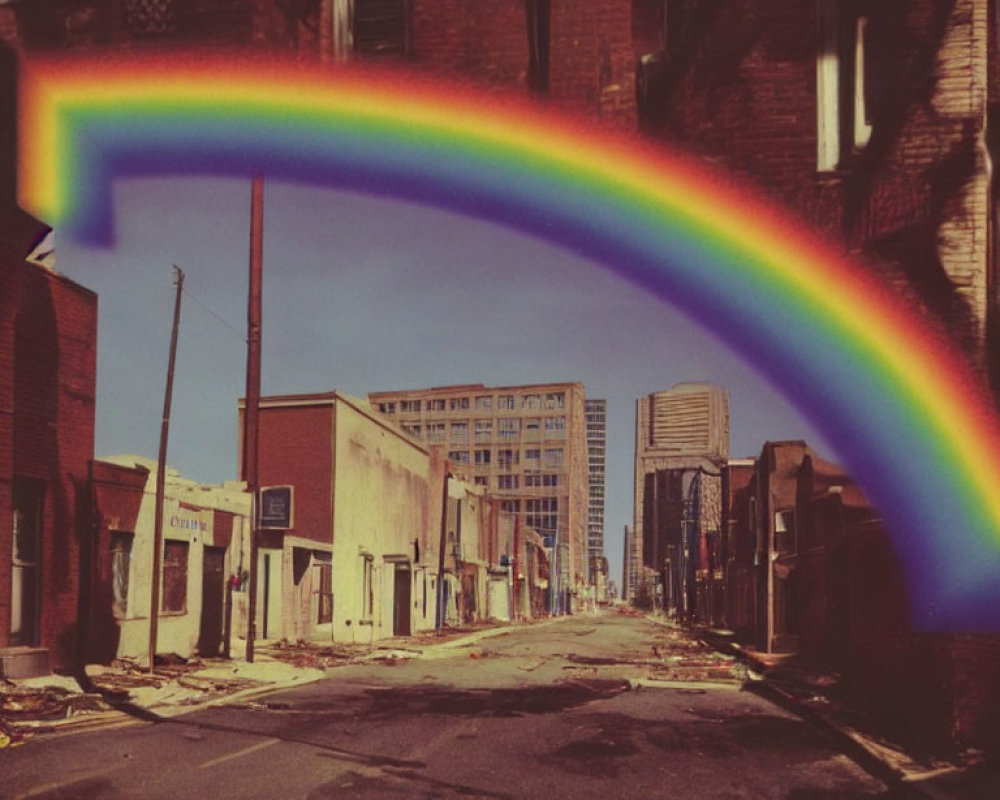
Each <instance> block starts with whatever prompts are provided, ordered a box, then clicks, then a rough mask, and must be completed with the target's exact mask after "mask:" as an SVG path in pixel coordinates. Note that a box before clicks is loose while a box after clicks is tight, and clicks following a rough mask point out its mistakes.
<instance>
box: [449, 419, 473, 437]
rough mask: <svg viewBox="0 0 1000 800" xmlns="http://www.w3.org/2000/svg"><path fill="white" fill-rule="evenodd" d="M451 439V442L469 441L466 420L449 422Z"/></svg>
mask: <svg viewBox="0 0 1000 800" xmlns="http://www.w3.org/2000/svg"><path fill="white" fill-rule="evenodd" d="M451 440H452V441H453V442H467V441H469V423H468V422H453V423H451Z"/></svg>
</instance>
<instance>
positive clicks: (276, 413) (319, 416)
mask: <svg viewBox="0 0 1000 800" xmlns="http://www.w3.org/2000/svg"><path fill="white" fill-rule="evenodd" d="M332 435H333V415H332V408H331V407H330V406H302V407H294V408H262V409H261V412H260V440H259V441H260V473H259V474H260V485H261V486H276V485H284V484H291V485H292V486H294V487H295V489H294V492H295V500H294V503H295V505H294V509H293V513H294V515H295V519H294V522H295V527H294V528H293V529H292V530H291V531H289V533H290V534H291V535H293V536H301V537H302V538H305V539H311V540H312V541H315V542H325V543H326V544H330V543H331V542H332V541H333V516H332V515H333V509H332V507H331V492H332V489H331V487H332V477H331V476H332V472H333V462H332V457H333V456H332Z"/></svg>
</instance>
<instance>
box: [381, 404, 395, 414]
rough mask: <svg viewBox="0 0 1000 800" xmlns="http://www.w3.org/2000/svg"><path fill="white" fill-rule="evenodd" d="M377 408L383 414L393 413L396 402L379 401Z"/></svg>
mask: <svg viewBox="0 0 1000 800" xmlns="http://www.w3.org/2000/svg"><path fill="white" fill-rule="evenodd" d="M378 410H379V411H381V412H382V413H383V414H395V413H396V404H395V403H379V404H378Z"/></svg>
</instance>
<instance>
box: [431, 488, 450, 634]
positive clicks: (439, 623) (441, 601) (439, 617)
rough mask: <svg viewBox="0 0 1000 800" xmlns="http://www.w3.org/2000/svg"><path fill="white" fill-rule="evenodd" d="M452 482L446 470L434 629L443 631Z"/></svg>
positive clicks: (442, 491) (442, 492)
mask: <svg viewBox="0 0 1000 800" xmlns="http://www.w3.org/2000/svg"><path fill="white" fill-rule="evenodd" d="M449 480H451V472H450V471H448V470H445V473H444V488H443V489H442V490H441V539H440V542H439V544H438V585H437V589H438V590H437V614H436V615H435V617H436V618H435V620H434V628H435V630H441V629H442V628H443V627H444V622H445V615H446V611H447V609H446V608H445V598H446V596H445V584H444V550H445V547H446V546H447V544H448V481H449Z"/></svg>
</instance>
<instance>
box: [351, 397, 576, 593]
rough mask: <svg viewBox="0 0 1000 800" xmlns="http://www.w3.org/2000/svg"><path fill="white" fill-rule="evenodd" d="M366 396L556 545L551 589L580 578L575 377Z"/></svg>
mask: <svg viewBox="0 0 1000 800" xmlns="http://www.w3.org/2000/svg"><path fill="white" fill-rule="evenodd" d="M368 400H369V402H370V403H371V404H372V405H373V406H374V407H375V408H376V409H378V410H379V411H380V412H381V413H382V414H383V415H385V417H386V418H388V419H390V420H392V421H393V422H394V423H396V424H398V425H399V426H401V427H402V429H403V430H404V431H405V432H406V433H408V434H409V435H410V436H412V437H413V438H414V439H416V440H418V441H421V442H425V443H427V444H442V445H445V446H446V447H447V453H448V461H449V463H450V464H451V465H452V469H453V470H454V471H455V472H456V473H460V474H465V475H467V476H469V477H470V478H471V480H473V481H474V482H475V483H478V484H480V485H482V486H485V487H486V489H487V491H488V492H489V493H490V494H491V495H492V496H495V497H498V498H499V499H500V500H501V503H502V508H503V510H505V511H507V512H509V513H513V514H517V515H519V516H520V518H521V524H522V526H523V527H524V528H531V529H532V530H534V531H535V532H537V533H538V534H540V535H542V536H545V537H548V539H549V544H548V546H549V547H555V549H556V551H557V552H555V553H554V554H553V561H554V564H555V580H556V582H557V588H556V591H557V592H558V593H559V594H561V595H563V596H564V598H565V596H566V595H568V594H569V593H571V592H575V591H577V590H578V589H579V588H581V587H582V586H583V585H584V584H585V583H586V580H587V519H588V512H587V509H588V497H589V488H588V482H587V457H588V456H587V441H586V414H585V397H584V388H583V385H582V384H579V383H553V384H533V385H527V386H501V387H487V386H483V385H482V384H471V385H464V386H443V387H437V388H433V389H415V390H409V391H398V392H373V393H371V394H369V395H368Z"/></svg>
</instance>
